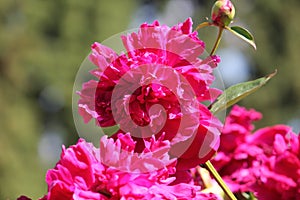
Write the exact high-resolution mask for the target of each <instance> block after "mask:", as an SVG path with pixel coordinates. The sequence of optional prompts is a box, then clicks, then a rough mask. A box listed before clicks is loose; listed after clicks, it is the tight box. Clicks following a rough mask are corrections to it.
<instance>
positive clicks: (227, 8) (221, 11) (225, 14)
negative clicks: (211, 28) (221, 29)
mask: <svg viewBox="0 0 300 200" xmlns="http://www.w3.org/2000/svg"><path fill="white" fill-rule="evenodd" d="M234 15H235V9H234V6H233V4H232V3H231V1H230V0H218V1H216V3H215V4H214V6H213V8H212V11H211V19H212V21H213V23H214V24H216V25H218V26H228V25H229V24H230V22H231V21H232V20H233V18H234Z"/></svg>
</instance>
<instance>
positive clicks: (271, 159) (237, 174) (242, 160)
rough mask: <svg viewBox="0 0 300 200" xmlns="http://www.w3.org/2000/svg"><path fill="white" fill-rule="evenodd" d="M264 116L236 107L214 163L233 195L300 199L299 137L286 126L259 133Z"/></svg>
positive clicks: (281, 199) (225, 129) (261, 130)
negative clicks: (257, 125)
mask: <svg viewBox="0 0 300 200" xmlns="http://www.w3.org/2000/svg"><path fill="white" fill-rule="evenodd" d="M260 118H261V114H260V113H258V112H256V111H255V110H253V109H251V110H246V109H245V108H243V107H239V106H234V107H233V109H232V111H231V113H230V115H229V116H228V117H227V119H226V122H225V126H224V129H223V133H222V136H221V146H220V149H219V152H218V154H217V156H216V157H215V158H214V159H213V160H212V163H213V164H214V166H215V167H216V168H217V170H218V172H219V173H220V174H221V176H222V177H223V179H224V180H225V181H226V182H227V183H228V184H229V186H230V187H231V189H232V190H233V191H234V192H244V191H252V192H254V194H255V196H256V197H257V198H258V199H262V200H268V199H275V200H276V199H278V200H288V199H300V189H299V188H300V146H299V141H300V137H299V135H297V134H295V133H294V132H293V131H292V129H291V128H290V127H288V126H286V125H276V126H272V127H266V128H262V129H259V130H257V131H255V132H254V133H253V129H254V126H253V124H252V123H253V121H255V120H259V119H260Z"/></svg>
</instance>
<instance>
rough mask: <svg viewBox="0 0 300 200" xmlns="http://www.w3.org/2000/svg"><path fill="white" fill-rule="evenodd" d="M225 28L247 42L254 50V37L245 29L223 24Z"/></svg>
mask: <svg viewBox="0 0 300 200" xmlns="http://www.w3.org/2000/svg"><path fill="white" fill-rule="evenodd" d="M225 28H226V29H227V30H229V31H230V32H231V33H233V34H234V35H236V36H238V37H239V38H241V39H242V40H244V41H246V42H247V43H249V44H250V45H251V46H252V47H253V48H254V49H255V50H256V45H255V42H254V37H253V35H252V34H251V33H250V32H249V31H248V30H247V29H245V28H243V27H240V26H232V27H229V26H225Z"/></svg>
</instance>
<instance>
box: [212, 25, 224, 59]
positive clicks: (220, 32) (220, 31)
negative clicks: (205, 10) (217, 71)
mask: <svg viewBox="0 0 300 200" xmlns="http://www.w3.org/2000/svg"><path fill="white" fill-rule="evenodd" d="M223 30H224V27H222V26H219V33H218V37H217V40H216V42H215V45H214V47H213V49H212V50H211V52H210V55H211V56H212V55H214V54H215V52H216V50H217V48H218V46H219V44H220V41H221V38H222V33H223Z"/></svg>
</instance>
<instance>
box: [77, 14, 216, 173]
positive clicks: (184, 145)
mask: <svg viewBox="0 0 300 200" xmlns="http://www.w3.org/2000/svg"><path fill="white" fill-rule="evenodd" d="M122 41H123V44H124V46H125V48H126V51H127V52H126V54H121V55H117V53H115V52H114V51H113V50H112V49H110V48H108V47H105V46H103V45H101V44H99V43H94V44H93V45H92V54H91V55H90V57H89V58H90V60H91V61H92V62H93V63H94V64H95V65H96V66H97V67H98V68H97V69H95V70H93V71H92V72H91V73H92V74H93V75H94V76H96V77H97V78H98V79H99V81H95V80H91V81H89V82H87V83H85V84H84V85H83V89H82V90H81V91H80V92H78V94H79V95H80V100H79V104H78V105H79V113H80V114H81V116H82V117H83V118H84V121H85V122H88V121H89V120H90V119H92V118H94V119H96V122H97V124H98V125H99V126H101V127H108V126H113V125H115V124H119V125H120V131H119V132H123V133H127V132H129V133H130V134H131V135H132V137H133V138H134V140H135V141H136V142H137V144H136V147H135V151H136V152H142V151H143V149H144V148H145V145H144V142H143V141H144V139H146V140H149V139H150V138H151V137H152V135H155V137H156V138H159V137H161V135H162V134H165V135H164V139H165V140H168V141H170V143H171V149H170V151H169V153H170V155H171V156H173V157H177V158H179V159H178V164H177V168H178V169H188V168H190V167H194V166H196V165H197V164H200V163H204V162H205V161H207V160H208V159H209V158H211V156H212V155H213V154H214V153H215V152H216V150H217V148H218V146H219V135H220V129H221V126H222V124H221V123H220V121H219V120H218V119H217V118H216V117H214V116H213V115H212V113H211V112H210V111H209V110H208V109H207V108H206V106H204V105H203V104H201V103H200V102H203V101H213V100H214V99H215V98H216V97H217V96H218V95H219V94H220V91H219V90H217V89H214V88H210V85H211V84H212V82H213V80H214V76H213V74H212V70H213V68H214V67H216V64H217V63H218V62H219V59H218V57H216V56H213V57H208V58H206V59H204V60H202V59H200V58H199V56H200V55H202V53H203V52H204V43H203V42H202V41H201V40H199V38H198V37H197V32H192V20H191V19H190V18H189V19H187V20H186V21H185V22H184V23H180V24H178V25H176V26H173V27H171V28H170V27H168V26H166V25H160V24H159V23H158V22H157V21H155V22H154V23H153V24H142V25H141V27H140V29H139V31H138V32H137V33H135V32H134V33H131V34H128V35H124V36H122Z"/></svg>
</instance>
